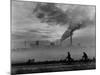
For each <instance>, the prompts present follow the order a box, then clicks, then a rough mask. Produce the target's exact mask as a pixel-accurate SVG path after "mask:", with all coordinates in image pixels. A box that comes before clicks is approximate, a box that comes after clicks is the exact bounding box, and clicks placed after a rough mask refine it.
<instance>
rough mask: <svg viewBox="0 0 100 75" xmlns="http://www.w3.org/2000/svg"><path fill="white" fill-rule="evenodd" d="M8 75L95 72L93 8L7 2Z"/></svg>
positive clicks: (94, 16) (79, 5)
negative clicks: (8, 4)
mask: <svg viewBox="0 0 100 75" xmlns="http://www.w3.org/2000/svg"><path fill="white" fill-rule="evenodd" d="M10 8H11V75H18V74H31V73H44V72H62V71H78V70H95V69H96V6H95V5H81V4H68V3H53V2H38V1H20V0H11V6H10Z"/></svg>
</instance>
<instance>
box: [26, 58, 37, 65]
mask: <svg viewBox="0 0 100 75" xmlns="http://www.w3.org/2000/svg"><path fill="white" fill-rule="evenodd" d="M34 62H35V59H29V60H28V61H27V63H28V64H33V63H34Z"/></svg>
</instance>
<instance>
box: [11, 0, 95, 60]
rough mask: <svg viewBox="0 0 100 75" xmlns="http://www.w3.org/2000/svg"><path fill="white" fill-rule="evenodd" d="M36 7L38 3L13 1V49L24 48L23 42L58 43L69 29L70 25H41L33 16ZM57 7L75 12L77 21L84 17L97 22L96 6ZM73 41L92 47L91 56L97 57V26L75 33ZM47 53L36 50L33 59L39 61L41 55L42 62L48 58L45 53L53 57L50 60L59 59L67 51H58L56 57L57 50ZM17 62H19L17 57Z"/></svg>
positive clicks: (89, 26)
mask: <svg viewBox="0 0 100 75" xmlns="http://www.w3.org/2000/svg"><path fill="white" fill-rule="evenodd" d="M35 6H36V2H26V1H12V7H11V8H12V25H11V27H12V28H11V29H12V34H11V36H12V48H20V47H23V44H22V43H21V42H23V41H24V40H27V41H29V40H32V41H34V40H48V41H56V40H57V39H60V38H61V36H62V34H63V33H64V32H65V30H66V29H67V27H68V25H48V24H46V23H40V21H39V19H37V18H36V17H35V15H34V14H33V10H34V8H35ZM57 7H59V8H61V9H62V10H63V11H66V10H68V11H70V12H71V11H74V12H71V13H72V15H71V16H78V17H77V18H78V19H77V20H81V19H83V18H84V16H85V17H88V18H89V19H91V20H95V18H94V17H95V7H94V6H80V5H67V4H57ZM80 18H81V19H80ZM84 19H85V18H84ZM73 40H74V41H75V42H77V43H82V44H83V45H86V46H89V47H91V48H92V50H91V51H92V52H90V55H93V56H94V55H95V53H94V52H95V50H94V49H95V24H88V26H86V27H85V28H83V29H80V30H77V31H75V32H74V36H73ZM65 43H67V44H68V43H69V42H68V40H66V41H65ZM74 44H75V43H74ZM76 49H77V48H76ZM30 51H31V50H29V52H30ZM47 51H48V53H47ZM47 51H45V50H44V51H41V50H40V49H39V50H35V49H34V51H33V54H34V55H33V57H36V58H37V59H39V57H38V56H36V55H35V53H37V55H38V54H40V53H41V54H44V56H43V57H42V58H40V59H41V60H42V59H45V58H44V57H45V56H46V54H45V53H47V54H48V56H47V58H49V57H51V56H52V57H51V58H49V59H52V58H56V57H57V56H58V57H59V56H60V53H61V54H62V55H63V53H65V50H63V49H62V51H61V50H60V49H58V53H57V54H54V55H53V54H52V53H56V51H57V49H53V50H47ZM50 51H51V52H50ZM74 51H75V50H74ZM74 51H73V52H74ZM22 52H23V51H22ZM34 52H35V53H34ZM42 52H43V53H42ZM77 52H79V50H77ZM80 52H81V51H80ZM87 52H89V51H87ZM16 53H17V52H16ZM16 53H15V55H14V54H12V58H15V57H16V55H17V54H16ZM23 53H24V52H23ZM27 53H28V52H27ZM27 53H26V54H27ZM18 54H19V56H20V55H21V54H22V53H21V52H19V53H18ZM21 56H22V58H23V60H24V56H25V54H22V55H21ZM26 57H27V56H26ZM28 57H31V56H28ZM18 58H21V57H18ZM15 60H17V57H16V59H15Z"/></svg>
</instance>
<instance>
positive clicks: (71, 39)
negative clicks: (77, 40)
mask: <svg viewBox="0 0 100 75" xmlns="http://www.w3.org/2000/svg"><path fill="white" fill-rule="evenodd" d="M70 45H71V46H72V35H71V36H70Z"/></svg>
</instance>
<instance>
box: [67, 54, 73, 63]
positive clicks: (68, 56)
mask: <svg viewBox="0 0 100 75" xmlns="http://www.w3.org/2000/svg"><path fill="white" fill-rule="evenodd" d="M66 60H67V61H68V62H72V61H73V59H72V58H71V54H70V52H68V55H67V57H66Z"/></svg>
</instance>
